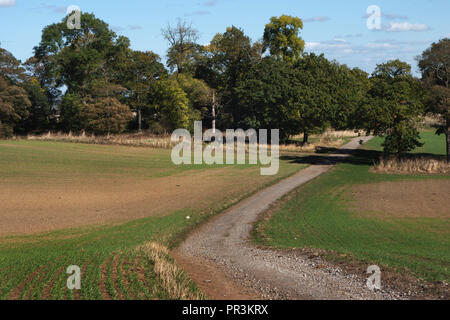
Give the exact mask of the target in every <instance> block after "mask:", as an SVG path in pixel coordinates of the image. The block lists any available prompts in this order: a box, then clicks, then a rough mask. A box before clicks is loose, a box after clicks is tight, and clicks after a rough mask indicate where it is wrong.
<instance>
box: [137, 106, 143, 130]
mask: <svg viewBox="0 0 450 320" xmlns="http://www.w3.org/2000/svg"><path fill="white" fill-rule="evenodd" d="M137 116H138V117H137V118H138V128H139V129H138V130H139V132H142V112H141V108H138V109H137Z"/></svg>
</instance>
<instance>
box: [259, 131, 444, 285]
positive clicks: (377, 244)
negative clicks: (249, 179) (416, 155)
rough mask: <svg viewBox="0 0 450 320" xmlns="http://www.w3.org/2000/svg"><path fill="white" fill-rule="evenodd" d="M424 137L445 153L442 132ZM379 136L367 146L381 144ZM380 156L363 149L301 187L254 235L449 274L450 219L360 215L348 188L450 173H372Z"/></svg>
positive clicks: (422, 273)
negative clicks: (356, 211) (373, 165)
mask: <svg viewBox="0 0 450 320" xmlns="http://www.w3.org/2000/svg"><path fill="white" fill-rule="evenodd" d="M423 137H424V141H425V142H426V144H425V146H424V148H423V150H422V151H421V152H427V153H433V152H437V153H439V154H442V150H443V147H442V145H443V144H444V142H443V141H442V138H438V137H436V136H435V135H433V134H431V133H424V134H423ZM380 141H381V139H375V140H374V141H371V142H370V143H369V144H368V146H372V147H377V146H379V144H380ZM376 157H378V154H377V153H376V152H368V151H361V152H360V153H359V154H358V155H356V156H354V157H352V159H351V160H352V161H350V162H349V163H344V164H340V165H338V166H337V167H336V168H335V169H334V170H333V171H332V172H330V173H327V174H325V175H323V176H321V177H319V178H318V179H315V180H314V181H311V182H309V183H307V184H306V185H304V186H302V187H300V188H299V189H298V190H297V191H295V192H294V193H293V194H292V198H291V199H290V200H288V201H287V202H285V203H283V204H282V205H281V207H280V208H279V209H278V210H277V211H276V212H275V213H274V214H273V216H272V217H271V219H269V220H268V221H267V220H263V221H260V222H259V223H258V224H257V228H256V230H257V231H256V232H255V240H256V241H257V242H258V243H260V244H263V245H267V246H272V247H278V248H303V247H309V248H321V249H325V250H332V251H334V252H338V253H345V254H350V255H352V256H353V257H355V258H357V259H359V260H361V261H364V262H367V263H371V264H378V265H380V266H389V267H392V268H394V269H398V270H402V271H403V270H407V271H409V272H411V273H412V274H414V275H416V276H419V277H422V278H424V279H427V280H447V281H448V280H450V219H448V218H425V217H423V218H396V217H390V218H384V219H381V218H376V217H373V218H370V217H369V218H366V217H361V216H360V215H356V214H355V213H354V212H352V210H351V209H350V206H351V205H352V204H353V200H352V196H351V194H349V192H348V191H349V190H351V189H352V188H357V187H358V185H362V184H373V183H378V182H385V181H405V180H406V181H407V180H420V179H450V176H406V175H386V174H377V173H372V172H370V171H369V169H370V167H371V165H372V164H373V160H374V158H376ZM444 194H445V192H444Z"/></svg>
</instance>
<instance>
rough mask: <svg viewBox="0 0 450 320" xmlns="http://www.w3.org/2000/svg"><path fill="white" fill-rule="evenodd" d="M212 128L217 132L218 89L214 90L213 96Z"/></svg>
mask: <svg viewBox="0 0 450 320" xmlns="http://www.w3.org/2000/svg"><path fill="white" fill-rule="evenodd" d="M212 130H213V133H216V90H213V96H212Z"/></svg>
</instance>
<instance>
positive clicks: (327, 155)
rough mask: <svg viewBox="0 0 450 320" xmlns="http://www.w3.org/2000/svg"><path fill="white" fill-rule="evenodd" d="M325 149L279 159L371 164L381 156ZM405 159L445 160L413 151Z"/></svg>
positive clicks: (374, 153)
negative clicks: (314, 153) (310, 153)
mask: <svg viewBox="0 0 450 320" xmlns="http://www.w3.org/2000/svg"><path fill="white" fill-rule="evenodd" d="M321 149H326V150H322V152H318V154H317V155H308V156H290V155H289V156H288V155H286V156H282V157H281V158H280V159H282V160H285V161H290V162H291V163H298V164H307V165H335V164H338V163H350V164H354V165H364V166H367V165H373V164H374V163H376V162H377V161H379V159H380V157H382V156H383V152H381V151H375V150H364V149H357V150H352V149H334V148H321ZM403 157H404V158H405V159H416V158H426V159H433V160H445V159H446V157H445V156H442V155H436V154H432V153H414V154H407V155H405V156H403Z"/></svg>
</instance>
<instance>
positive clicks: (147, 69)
mask: <svg viewBox="0 0 450 320" xmlns="http://www.w3.org/2000/svg"><path fill="white" fill-rule="evenodd" d="M166 74H167V72H166V69H165V68H164V65H163V64H162V63H161V62H160V57H159V56H158V55H157V54H155V53H153V52H151V51H146V52H142V51H131V50H130V51H129V53H128V55H127V58H126V60H124V64H123V65H122V66H121V72H120V73H119V78H120V79H118V81H120V82H121V83H122V84H123V86H124V87H126V89H127V91H126V94H125V95H124V97H123V101H124V102H125V103H126V104H128V106H130V108H131V109H132V110H134V111H135V112H136V114H137V127H138V130H139V131H142V123H143V119H142V110H143V109H147V108H149V107H150V105H149V104H148V99H149V97H148V94H149V90H150V86H151V85H152V84H153V83H154V82H155V81H157V80H158V79H160V78H161V77H162V76H164V75H166Z"/></svg>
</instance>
